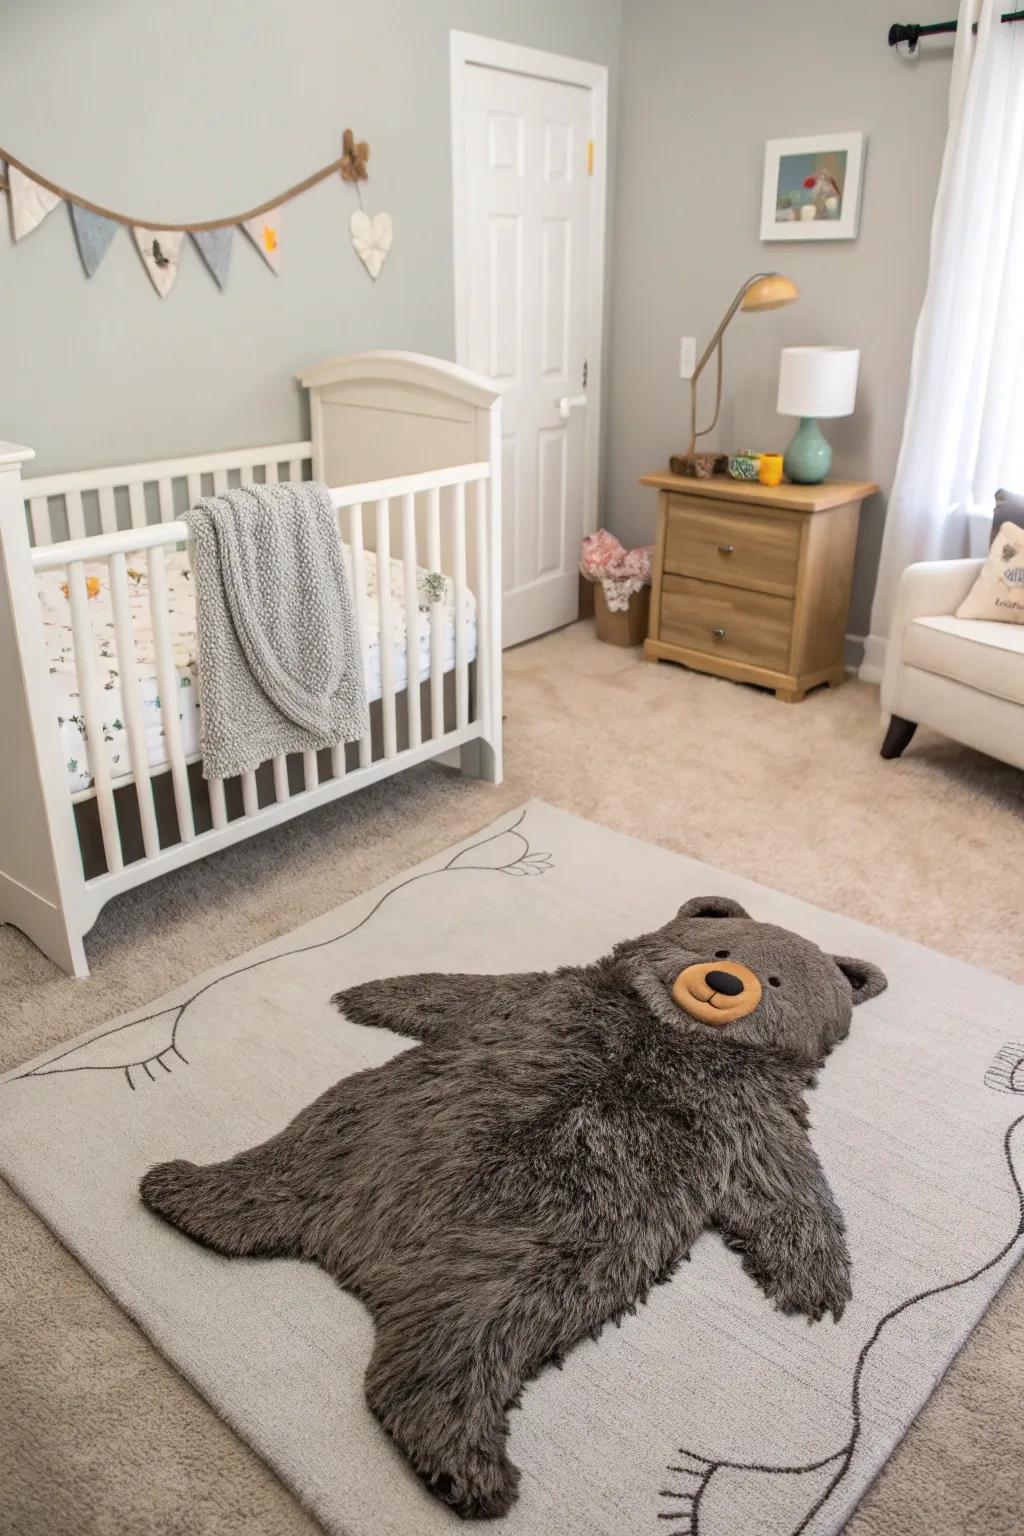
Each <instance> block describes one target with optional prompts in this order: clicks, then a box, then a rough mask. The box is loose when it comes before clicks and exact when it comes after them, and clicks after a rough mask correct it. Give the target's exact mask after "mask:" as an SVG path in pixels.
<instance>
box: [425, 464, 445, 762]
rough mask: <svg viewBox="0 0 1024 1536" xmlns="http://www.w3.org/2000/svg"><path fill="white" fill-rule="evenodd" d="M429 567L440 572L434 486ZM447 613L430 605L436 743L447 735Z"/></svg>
mask: <svg viewBox="0 0 1024 1536" xmlns="http://www.w3.org/2000/svg"><path fill="white" fill-rule="evenodd" d="M427 568H428V570H429V571H431V572H439V571H440V569H441V493H440V491H439V490H438V489H437V487H436V486H435V487H434V488H433V489H432V490H430V491H428V492H427ZM443 645H444V613H443V609H442V605H441V604H440V603H437V602H433V601H431V604H430V736H431V740H433V741H436V740H437V738H438V737H439V736H443V735H444V656H443V654H442V650H443Z"/></svg>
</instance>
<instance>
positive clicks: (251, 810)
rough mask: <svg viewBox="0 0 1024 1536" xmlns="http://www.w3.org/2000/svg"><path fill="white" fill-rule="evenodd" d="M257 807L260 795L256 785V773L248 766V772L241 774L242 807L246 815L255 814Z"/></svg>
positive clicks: (258, 806)
mask: <svg viewBox="0 0 1024 1536" xmlns="http://www.w3.org/2000/svg"><path fill="white" fill-rule="evenodd" d="M259 808H260V796H259V790H258V789H257V787H256V774H255V772H254V771H253V769H252V768H250V769H249V771H248V773H243V774H242V809H243V811H244V812H245V814H246V815H247V816H255V815H256V812H257V811H258V810H259Z"/></svg>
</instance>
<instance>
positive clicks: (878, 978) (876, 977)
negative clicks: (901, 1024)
mask: <svg viewBox="0 0 1024 1536" xmlns="http://www.w3.org/2000/svg"><path fill="white" fill-rule="evenodd" d="M832 959H833V960H834V961H835V963H836V965H838V967H839V969H840V970H841V971H842V973H843V975H844V976H845V977H846V979H847V981H848V982H849V983H850V986H851V987H852V988H853V1002H854V1006H856V1005H857V1003H866V1002H867V1001H868V999H869V998H872V997H877V996H878V994H879V992H884V991H885V989H886V987H887V986H888V985H889V983H888V981H887V979H886V976H885V973H884V972H883V971H880V970H879V969H878V966H877V965H872V964H871V961H870V960H854V959H853V958H852V956H850V955H833V956H832Z"/></svg>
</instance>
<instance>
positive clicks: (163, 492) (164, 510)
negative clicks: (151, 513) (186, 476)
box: [156, 475, 174, 523]
mask: <svg viewBox="0 0 1024 1536" xmlns="http://www.w3.org/2000/svg"><path fill="white" fill-rule="evenodd" d="M156 493H157V497H158V499H159V502H160V521H161V522H162V523H173V522H174V489H173V487H172V485H171V482H170V479H169V478H168V477H167V476H166V475H165V476H164V477H163V478H162V479H160V480H158V481H157V483H156Z"/></svg>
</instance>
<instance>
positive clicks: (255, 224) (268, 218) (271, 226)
mask: <svg viewBox="0 0 1024 1536" xmlns="http://www.w3.org/2000/svg"><path fill="white" fill-rule="evenodd" d="M242 228H243V229H244V230H245V232H246V234H247V235H248V236H249V239H250V240H251V241H252V243H253V245H254V246H255V247H256V249H257V250H258V251H259V253H260V255H261V256H262V257H263V260H264V261H265V262H266V264H267V266H268V267H269V268H270V270H271V272H280V270H281V210H280V208H268V209H267V211H266V213H261V214H260V215H259V217H258V218H255V219H246V220H245V222H244V223H243V225H242Z"/></svg>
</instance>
